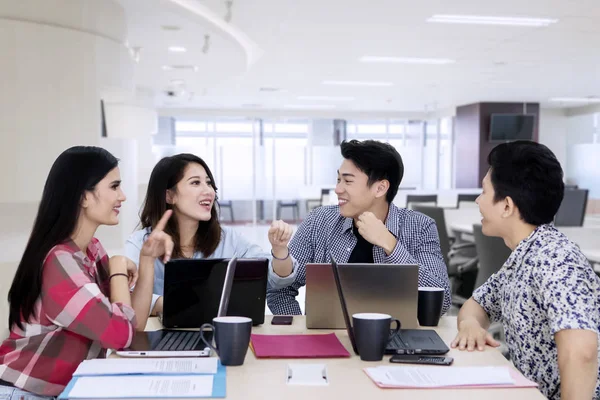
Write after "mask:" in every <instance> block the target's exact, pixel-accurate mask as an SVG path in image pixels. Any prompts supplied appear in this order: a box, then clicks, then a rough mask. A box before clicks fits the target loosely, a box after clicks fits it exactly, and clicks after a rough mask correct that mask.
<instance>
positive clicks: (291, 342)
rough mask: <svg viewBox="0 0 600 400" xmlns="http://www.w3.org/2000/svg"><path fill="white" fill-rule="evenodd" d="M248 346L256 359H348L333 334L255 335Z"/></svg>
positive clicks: (346, 353) (347, 355) (347, 354)
mask: <svg viewBox="0 0 600 400" xmlns="http://www.w3.org/2000/svg"><path fill="white" fill-rule="evenodd" d="M250 346H251V348H252V351H254V355H256V357H257V358H337V357H350V353H348V350H346V348H345V347H344V346H343V345H342V343H341V342H340V340H339V339H338V338H337V336H336V335H335V333H329V334H325V335H321V334H319V335H255V334H253V335H252V336H251V338H250Z"/></svg>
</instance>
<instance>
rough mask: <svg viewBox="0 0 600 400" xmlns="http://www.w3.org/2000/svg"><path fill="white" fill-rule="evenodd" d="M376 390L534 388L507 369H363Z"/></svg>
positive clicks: (513, 371)
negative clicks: (382, 388)
mask: <svg viewBox="0 0 600 400" xmlns="http://www.w3.org/2000/svg"><path fill="white" fill-rule="evenodd" d="M365 372H366V373H367V375H368V376H369V377H370V378H371V379H372V380H373V382H375V384H376V385H377V386H379V387H384V388H403V389H424V388H430V389H433V388H498V387H502V388H518V387H536V386H537V384H536V383H535V382H531V381H529V380H528V379H526V378H525V377H524V376H523V375H521V374H520V373H519V372H517V371H515V370H513V369H511V368H509V367H449V368H445V367H444V368H441V367H404V366H403V367H375V368H365Z"/></svg>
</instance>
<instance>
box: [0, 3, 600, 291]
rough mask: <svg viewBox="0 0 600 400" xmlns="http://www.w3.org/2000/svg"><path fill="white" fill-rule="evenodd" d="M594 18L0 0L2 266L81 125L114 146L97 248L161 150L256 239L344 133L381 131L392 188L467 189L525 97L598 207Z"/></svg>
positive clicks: (82, 134) (590, 6)
mask: <svg viewBox="0 0 600 400" xmlns="http://www.w3.org/2000/svg"><path fill="white" fill-rule="evenodd" d="M448 15H451V16H452V15H454V16H456V15H471V16H478V15H479V16H492V17H493V18H490V17H479V19H478V20H477V21H476V22H477V23H476V24H472V23H465V22H469V21H468V19H467V20H465V19H464V18H463V20H460V18H459V20H458V21H447V20H445V19H447V18H448ZM486 18H487V19H486ZM494 18H496V20H494ZM498 18H500V21H498ZM599 18H600V8H599V7H598V6H597V4H596V3H595V2H594V1H590V0H577V1H569V2H565V1H562V0H551V1H549V0H535V1H529V2H527V3H526V4H525V3H522V2H517V1H516V0H510V1H505V2H491V1H472V0H460V1H454V2H450V3H449V2H445V1H442V0H429V1H425V2H419V3H418V4H415V3H414V2H408V1H378V2H375V3H357V4H354V5H352V6H349V5H348V3H347V2H341V1H338V0H332V1H326V2H322V1H320V2H319V1H315V0H308V1H302V2H297V1H293V0H279V1H270V0H256V1H252V2H242V1H233V2H227V1H220V0H205V1H200V0H197V1H189V2H187V3H184V2H180V1H175V0H168V1H158V0H121V1H117V0H101V1H98V0H52V1H44V2H39V1H35V0H20V1H4V2H2V3H1V4H0V54H2V62H1V63H0V80H1V81H2V90H0V132H1V138H0V185H1V187H2V190H1V191H0V203H1V204H0V221H1V223H0V263H2V264H1V265H2V267H1V268H2V271H3V272H2V273H6V275H3V276H10V274H12V272H9V271H12V270H13V268H14V265H15V263H16V262H18V260H19V258H20V256H21V254H22V251H23V248H24V245H25V241H26V240H27V237H28V234H29V231H30V228H31V225H32V223H33V218H34V216H35V213H36V210H37V204H38V201H39V197H40V195H41V192H42V188H43V184H44V181H45V179H46V176H47V173H48V170H49V168H50V166H51V164H52V162H53V161H54V159H55V158H56V156H57V155H58V154H59V153H60V152H62V151H63V150H64V149H66V148H67V147H70V146H73V145H80V144H87V145H99V146H103V147H105V148H107V149H108V150H110V151H111V152H113V153H114V154H115V155H117V156H118V157H119V158H120V160H121V174H122V178H123V187H124V190H125V192H126V194H127V196H128V201H127V202H126V203H125V204H124V206H123V212H122V213H121V224H120V225H119V226H118V227H110V228H102V229H100V231H99V232H98V236H99V238H100V239H101V240H102V241H103V243H104V244H105V247H107V248H108V249H109V251H113V252H119V251H121V249H122V246H123V243H124V241H125V239H126V238H127V236H128V235H129V234H130V233H131V232H132V231H133V230H134V229H135V227H136V225H137V214H138V211H139V207H140V204H141V202H142V200H143V196H144V193H145V188H146V183H147V181H148V177H149V174H150V171H151V170H152V167H153V166H154V164H155V163H156V161H157V160H158V159H160V157H162V156H165V155H169V154H175V153H179V152H183V151H187V152H193V153H195V154H197V155H199V156H201V157H203V158H204V159H205V160H206V161H207V162H208V164H209V165H210V166H211V168H212V170H213V173H214V174H215V176H216V179H217V184H218V186H219V189H220V197H221V200H222V202H223V204H224V205H225V207H224V208H223V215H222V217H223V220H224V223H233V224H235V225H236V226H238V227H239V229H242V230H243V232H244V234H247V235H248V236H249V238H250V239H251V240H256V241H257V242H259V244H261V245H263V246H265V247H266V246H267V241H266V235H265V234H264V224H266V223H268V221H269V220H271V219H272V218H273V217H275V216H277V213H278V205H280V206H281V207H280V212H281V217H282V218H284V219H286V220H288V221H290V222H292V223H297V222H299V221H300V220H301V219H302V218H303V217H304V215H306V212H307V211H308V210H309V209H310V208H311V207H313V206H314V205H315V204H318V202H319V200H321V195H322V189H327V188H332V187H333V186H334V185H335V179H336V169H337V167H338V166H339V163H340V161H341V156H340V154H339V146H338V145H339V142H340V140H343V139H376V140H382V141H386V142H389V143H391V144H392V145H393V146H395V147H396V148H397V149H398V151H399V152H400V154H401V155H402V157H403V159H404V163H405V171H406V173H405V177H404V180H403V182H402V187H401V188H402V190H401V191H400V194H399V197H398V200H397V202H398V204H399V205H402V204H403V201H404V199H405V196H406V193H409V192H413V193H438V194H440V196H449V197H451V196H452V195H454V194H456V193H458V192H459V191H460V192H464V191H467V192H469V191H470V192H475V193H476V192H477V190H478V187H479V180H480V177H481V176H480V175H481V168H482V165H483V164H482V163H483V162H484V160H485V157H486V156H487V152H489V150H490V148H491V147H490V146H491V144H490V143H489V140H488V138H489V127H490V122H489V121H490V116H491V115H492V114H494V113H496V114H498V113H507V112H508V113H513V114H521V113H526V114H531V113H532V114H534V115H535V129H534V131H535V132H534V139H535V140H538V141H539V142H541V143H544V144H546V145H547V146H548V147H550V149H552V150H553V151H554V152H555V154H556V155H557V157H558V158H559V160H560V162H561V163H562V165H563V168H564V170H565V173H566V181H567V182H568V183H570V184H574V185H578V186H579V187H583V188H586V189H589V203H588V207H587V213H588V214H590V215H592V214H595V213H600V204H599V199H600V179H598V178H599V173H598V171H599V170H600V164H599V163H600V161H599V160H600V144H599V143H598V141H599V134H600V122H599V120H600V118H599V116H600V98H599V97H598V96H600V75H599V73H600V72H599V70H598V68H597V65H598V63H599V62H600V54H599V53H598V52H597V51H596V50H597V43H598V39H599V38H600V24H598V23H597V22H598V19H599ZM447 22H450V23H447ZM471 22H472V21H471ZM59 189H60V188H57V190H59ZM307 203H308V204H307ZM290 204H291V206H290ZM294 205H295V206H294ZM231 211H233V214H234V215H233V218H231ZM294 211H295V212H296V214H294ZM232 219H233V221H231V220H232ZM1 281H2V283H1V285H3V286H5V285H7V282H9V281H10V279H1ZM3 289H4V288H3Z"/></svg>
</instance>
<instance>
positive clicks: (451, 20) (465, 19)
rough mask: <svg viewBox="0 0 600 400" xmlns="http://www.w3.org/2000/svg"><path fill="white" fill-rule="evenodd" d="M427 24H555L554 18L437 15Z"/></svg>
mask: <svg viewBox="0 0 600 400" xmlns="http://www.w3.org/2000/svg"><path fill="white" fill-rule="evenodd" d="M427 22H440V23H446V24H475V25H512V26H531V27H541V26H548V25H551V24H555V23H557V22H558V19H553V18H524V17H493V16H483V15H443V14H437V15H433V16H432V17H430V18H428V19H427Z"/></svg>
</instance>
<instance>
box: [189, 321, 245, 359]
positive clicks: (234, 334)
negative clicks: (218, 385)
mask: <svg viewBox="0 0 600 400" xmlns="http://www.w3.org/2000/svg"><path fill="white" fill-rule="evenodd" d="M212 322H213V323H212V324H204V325H202V326H201V327H200V338H201V339H202V341H203V342H204V344H206V345H207V346H208V347H210V348H211V349H212V350H213V351H214V352H215V353H217V355H218V356H219V358H220V359H221V364H223V365H242V364H243V363H244V359H245V358H246V353H247V352H248V345H249V344H250V333H251V332H252V320H251V319H250V318H246V317H217V318H213V320H212ZM208 328H210V329H212V331H213V338H214V339H215V346H213V345H212V343H210V342H211V341H209V340H206V339H205V338H204V330H205V329H208Z"/></svg>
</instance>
